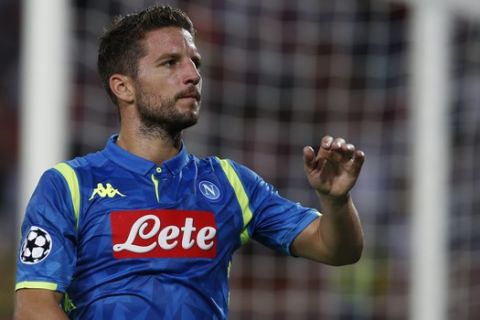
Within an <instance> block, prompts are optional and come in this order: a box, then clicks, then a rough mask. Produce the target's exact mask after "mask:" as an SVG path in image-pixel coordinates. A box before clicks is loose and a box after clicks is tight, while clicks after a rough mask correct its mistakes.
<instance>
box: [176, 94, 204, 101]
mask: <svg viewBox="0 0 480 320" xmlns="http://www.w3.org/2000/svg"><path fill="white" fill-rule="evenodd" d="M179 99H193V100H196V101H200V95H197V94H192V95H185V96H181V97H180V98H179Z"/></svg>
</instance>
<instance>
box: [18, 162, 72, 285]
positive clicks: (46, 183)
mask: <svg viewBox="0 0 480 320" xmlns="http://www.w3.org/2000/svg"><path fill="white" fill-rule="evenodd" d="M76 236H77V231H76V223H75V215H74V212H73V206H72V201H71V198H70V191H69V188H68V186H67V183H66V182H65V181H64V179H63V178H62V176H61V175H60V174H59V173H57V172H56V171H54V170H49V171H47V172H46V173H45V174H44V175H43V176H42V178H41V179H40V182H39V183H38V185H37V188H36V190H35V192H34V194H33V195H32V198H31V199H30V201H29V204H28V207H27V210H26V214H25V218H24V221H23V224H22V237H21V238H22V240H21V244H20V247H19V249H20V250H19V251H20V252H19V254H18V255H17V270H16V286H15V289H17V290H19V289H25V288H29V289H47V290H51V291H58V292H65V290H66V288H67V287H68V286H69V284H70V282H71V279H72V276H73V273H74V270H75V265H76Z"/></svg>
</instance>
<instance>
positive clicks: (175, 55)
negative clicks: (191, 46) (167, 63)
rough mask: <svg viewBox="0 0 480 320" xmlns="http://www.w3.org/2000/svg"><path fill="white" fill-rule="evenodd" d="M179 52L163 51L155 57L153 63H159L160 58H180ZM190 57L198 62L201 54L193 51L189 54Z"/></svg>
mask: <svg viewBox="0 0 480 320" xmlns="http://www.w3.org/2000/svg"><path fill="white" fill-rule="evenodd" d="M181 56H182V55H181V54H179V53H164V54H161V55H160V56H159V57H158V58H156V59H155V61H154V63H155V64H158V63H160V62H161V61H162V60H165V59H177V60H178V59H180V58H181ZM191 58H192V59H195V60H197V61H198V62H200V61H201V60H202V56H201V55H200V53H198V52H197V51H194V53H193V55H192V56H191Z"/></svg>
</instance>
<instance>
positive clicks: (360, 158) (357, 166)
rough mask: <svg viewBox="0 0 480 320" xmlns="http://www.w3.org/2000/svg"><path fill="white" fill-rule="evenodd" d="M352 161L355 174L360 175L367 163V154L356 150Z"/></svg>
mask: <svg viewBox="0 0 480 320" xmlns="http://www.w3.org/2000/svg"><path fill="white" fill-rule="evenodd" d="M352 161H353V162H352V169H353V171H354V172H355V174H357V175H358V174H359V173H360V170H361V169H362V166H363V163H364V162H365V152H363V151H362V150H356V151H355V153H354V157H353V159H352Z"/></svg>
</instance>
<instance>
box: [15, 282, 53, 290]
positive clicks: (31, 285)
mask: <svg viewBox="0 0 480 320" xmlns="http://www.w3.org/2000/svg"><path fill="white" fill-rule="evenodd" d="M57 287H58V285H57V284H56V283H53V282H42V281H23V282H19V283H17V284H16V285H15V290H20V289H47V290H52V291H55V290H57Z"/></svg>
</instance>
